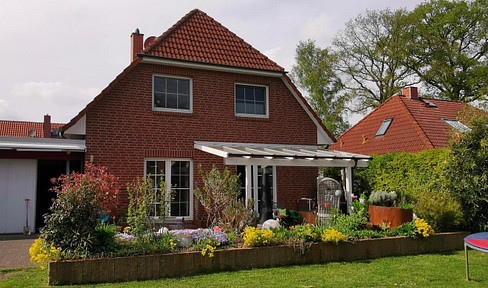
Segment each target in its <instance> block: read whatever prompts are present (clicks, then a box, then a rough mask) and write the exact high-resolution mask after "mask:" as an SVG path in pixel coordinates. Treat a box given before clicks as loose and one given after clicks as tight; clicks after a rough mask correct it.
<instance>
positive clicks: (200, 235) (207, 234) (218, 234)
mask: <svg viewBox="0 0 488 288" xmlns="http://www.w3.org/2000/svg"><path fill="white" fill-rule="evenodd" d="M169 232H170V233H171V234H174V235H178V234H179V235H188V236H191V238H192V239H193V242H195V243H197V244H198V243H199V242H201V241H205V240H209V239H215V240H217V242H218V245H225V244H227V243H228V242H229V239H228V237H227V234H226V233H225V232H222V231H217V230H212V229H201V228H200V229H196V230H195V229H185V230H171V231H169Z"/></svg>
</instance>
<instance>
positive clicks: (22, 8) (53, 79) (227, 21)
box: [0, 0, 421, 124]
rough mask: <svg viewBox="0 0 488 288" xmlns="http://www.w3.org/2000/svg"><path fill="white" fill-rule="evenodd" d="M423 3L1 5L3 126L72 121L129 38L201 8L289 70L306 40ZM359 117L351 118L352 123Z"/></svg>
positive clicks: (125, 0) (283, 0)
mask: <svg viewBox="0 0 488 288" xmlns="http://www.w3.org/2000/svg"><path fill="white" fill-rule="evenodd" d="M420 2H421V1H420V0H401V1H400V0H342V1H337V0H322V1H318V0H314V1H312V0H301V1H298V0H246V1H240V0H226V1H224V0H212V1H203V0H199V1H189V0H177V1H174V0H171V1H167V0H137V1H129V0H76V1H71V0H2V1H1V2H0V39H1V40H0V55H2V59H1V60H0V120H20V121H36V122H42V121H43V115H45V114H50V115H51V120H52V122H54V123H67V122H69V120H70V119H72V118H73V117H75V116H76V115H77V114H78V112H79V111H80V110H82V109H83V108H84V107H85V106H86V105H87V104H88V103H89V102H90V101H91V100H93V98H94V97H96V96H97V95H98V93H100V91H102V90H103V89H104V88H105V87H106V86H107V85H108V84H109V83H110V82H111V81H112V80H113V79H114V78H115V77H116V76H117V75H118V74H119V73H121V72H122V70H123V69H124V68H125V67H127V66H128V65H129V64H130V63H129V61H130V35H131V33H132V32H134V31H135V29H136V28H139V30H140V32H141V33H143V34H144V36H145V37H149V36H153V35H154V36H159V35H161V34H162V33H163V32H164V31H166V30H167V29H169V28H170V27H171V26H172V25H173V24H175V23H176V22H177V21H178V20H179V19H181V18H182V17H183V16H184V15H185V14H187V13H188V12H189V11H191V10H192V9H195V8H198V9H200V10H202V11H204V12H205V13H207V14H208V15H209V16H210V17H213V18H214V19H215V20H217V21H218V22H220V23H221V24H222V25H224V26H225V27H227V28H228V29H229V30H230V31H232V32H234V33H236V34H237V35H238V36H239V37H241V38H243V39H244V40H245V41H246V42H247V43H249V44H251V45H252V46H253V47H255V48H256V49H258V50H259V51H261V52H262V53H263V54H265V55H266V56H268V57H269V58H270V59H272V60H273V61H275V62H276V63H278V64H279V65H280V66H282V67H284V68H285V70H286V71H291V69H292V67H293V65H294V56H295V48H296V46H297V44H298V42H299V41H301V40H307V39H314V40H315V41H316V43H317V45H319V46H320V47H326V46H329V45H330V44H331V43H332V39H333V37H334V35H335V34H336V33H337V32H338V31H340V30H341V29H343V28H344V25H345V23H346V22H347V21H349V20H351V19H352V18H354V17H356V16H357V15H359V14H361V13H364V12H365V11H366V10H367V9H369V10H380V9H385V8H390V9H397V8H407V9H408V10H412V9H413V8H415V6H417V5H418V4H419V3H420ZM361 117H362V116H358V115H353V116H352V118H351V119H349V122H350V123H351V124H354V123H355V122H357V121H358V120H359V119H360V118H361Z"/></svg>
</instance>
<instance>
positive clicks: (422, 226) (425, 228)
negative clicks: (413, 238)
mask: <svg viewBox="0 0 488 288" xmlns="http://www.w3.org/2000/svg"><path fill="white" fill-rule="evenodd" d="M415 226H417V232H418V233H419V235H420V236H422V237H424V238H427V237H429V236H430V235H434V234H435V231H434V229H432V227H431V226H430V225H429V224H428V223H427V221H425V220H424V219H422V218H417V219H415Z"/></svg>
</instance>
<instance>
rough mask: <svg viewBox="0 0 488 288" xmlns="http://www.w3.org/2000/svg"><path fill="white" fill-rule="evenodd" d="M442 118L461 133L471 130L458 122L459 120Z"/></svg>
mask: <svg viewBox="0 0 488 288" xmlns="http://www.w3.org/2000/svg"><path fill="white" fill-rule="evenodd" d="M442 120H443V121H444V122H446V124H447V125H449V126H451V127H452V128H454V129H456V130H458V131H459V132H461V133H465V132H468V131H469V130H471V129H470V128H469V127H468V126H466V125H464V124H463V123H461V122H459V120H453V119H442Z"/></svg>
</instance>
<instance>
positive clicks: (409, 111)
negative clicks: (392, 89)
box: [399, 97, 435, 148]
mask: <svg viewBox="0 0 488 288" xmlns="http://www.w3.org/2000/svg"><path fill="white" fill-rule="evenodd" d="M404 98H405V99H407V97H404ZM399 99H400V102H401V103H402V106H403V107H404V108H405V109H406V110H407V112H408V114H409V115H410V117H411V118H412V119H413V120H414V122H415V124H416V126H417V127H418V128H419V129H420V131H422V134H423V136H424V137H423V138H425V139H427V141H428V143H430V145H431V146H432V148H435V145H434V143H432V140H430V138H429V136H427V133H425V130H424V129H423V128H422V126H421V125H420V124H419V122H418V121H417V119H415V117H414V116H413V114H412V111H411V110H410V109H409V108H408V106H407V104H405V102H403V99H402V97H400V98H399ZM424 142H425V141H424Z"/></svg>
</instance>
